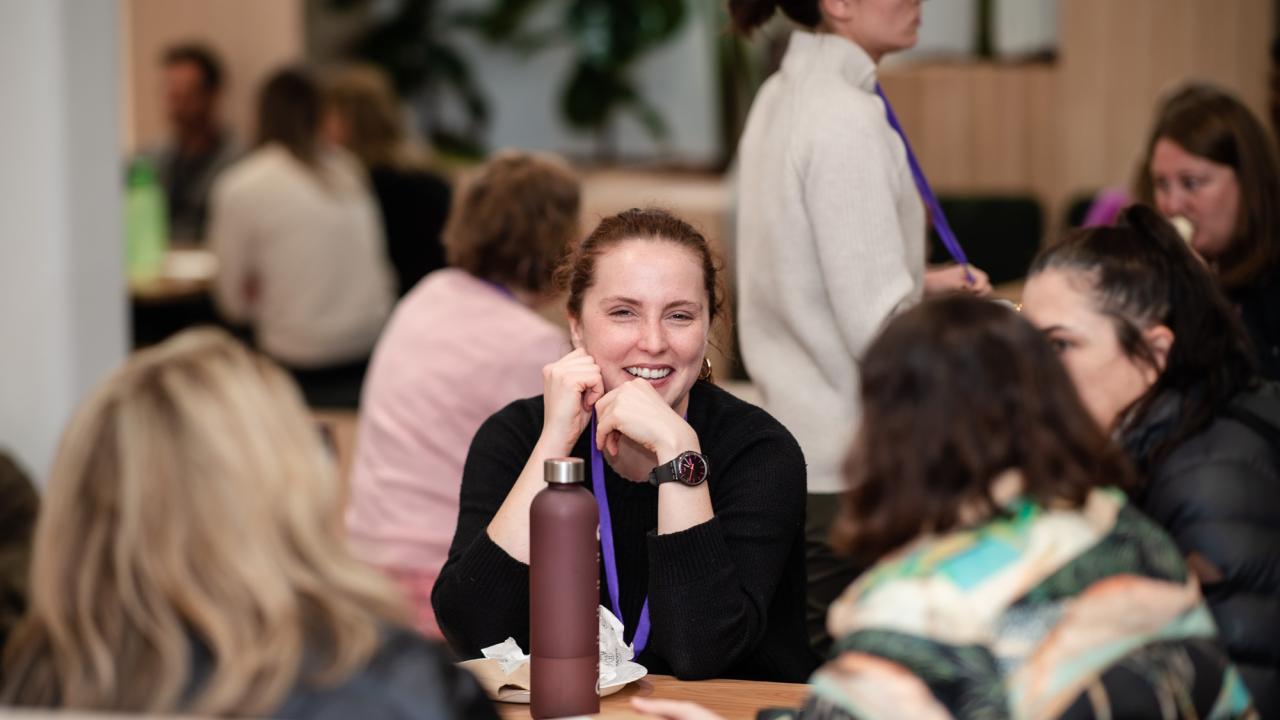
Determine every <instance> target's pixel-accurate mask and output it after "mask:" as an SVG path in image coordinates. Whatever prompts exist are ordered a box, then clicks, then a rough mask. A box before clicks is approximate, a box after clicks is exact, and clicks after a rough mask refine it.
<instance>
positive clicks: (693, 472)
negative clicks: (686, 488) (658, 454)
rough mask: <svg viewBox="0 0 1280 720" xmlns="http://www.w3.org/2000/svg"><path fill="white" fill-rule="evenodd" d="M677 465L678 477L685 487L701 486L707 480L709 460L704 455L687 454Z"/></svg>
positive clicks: (682, 456)
mask: <svg viewBox="0 0 1280 720" xmlns="http://www.w3.org/2000/svg"><path fill="white" fill-rule="evenodd" d="M676 463H677V468H676V477H677V478H679V479H680V482H682V483H684V484H685V485H699V484H701V483H702V482H704V481H705V480H706V479H707V460H706V458H704V457H702V455H700V454H698V453H696V452H687V453H684V454H683V455H681V456H680V457H679V458H678V459H677V460H676Z"/></svg>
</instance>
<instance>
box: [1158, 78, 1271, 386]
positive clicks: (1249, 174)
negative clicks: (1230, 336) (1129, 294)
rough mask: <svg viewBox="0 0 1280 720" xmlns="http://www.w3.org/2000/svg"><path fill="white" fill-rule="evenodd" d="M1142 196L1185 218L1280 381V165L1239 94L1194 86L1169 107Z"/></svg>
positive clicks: (1264, 363) (1162, 115)
mask: <svg viewBox="0 0 1280 720" xmlns="http://www.w3.org/2000/svg"><path fill="white" fill-rule="evenodd" d="M1142 167H1143V172H1142V173H1141V175H1140V177H1139V181H1138V196H1139V197H1140V198H1141V199H1142V201H1143V202H1145V203H1147V204H1150V205H1154V206H1155V207H1157V208H1159V210H1160V212H1161V213H1163V214H1164V215H1165V216H1166V217H1170V218H1173V217H1183V218H1186V219H1187V220H1188V221H1189V222H1190V224H1191V226H1192V234H1191V237H1190V239H1189V240H1190V242H1191V247H1192V248H1193V249H1194V250H1195V251H1196V253H1198V254H1199V255H1200V257H1202V258H1204V259H1205V260H1206V261H1207V262H1208V263H1209V266H1210V268H1212V269H1213V271H1214V274H1215V275H1216V276H1217V278H1218V283H1219V284H1220V285H1221V286H1222V289H1223V290H1224V291H1225V292H1226V294H1227V297H1228V298H1229V299H1230V300H1231V301H1232V302H1233V303H1234V304H1235V305H1236V306H1237V308H1239V311H1240V316H1241V318H1242V319H1243V320H1244V325H1245V328H1246V329H1247V330H1248V332H1249V337H1250V338H1251V339H1252V341H1253V345H1254V352H1255V353H1256V356H1257V358H1258V361H1259V365H1260V366H1261V369H1262V372H1263V374H1264V375H1265V376H1266V377H1268V378H1271V379H1280V161H1278V160H1277V157H1276V148H1275V144H1274V142H1273V141H1272V138H1271V135H1270V134H1269V133H1268V132H1267V130H1266V128H1264V127H1263V125H1262V123H1261V122H1259V121H1258V119H1257V118H1256V117H1255V116H1254V115H1253V113H1252V112H1250V111H1249V108H1247V107H1245V105H1244V104H1243V103H1241V102H1240V101H1239V100H1238V99H1236V98H1235V97H1234V96H1233V95H1231V94H1230V93H1228V92H1226V91H1225V90H1222V89H1220V88H1217V87H1214V86H1212V85H1189V86H1187V87H1184V88H1182V89H1180V90H1178V91H1177V92H1175V93H1174V94H1173V95H1171V96H1170V97H1169V99H1168V100H1166V101H1165V102H1164V104H1163V105H1162V106H1161V108H1160V110H1159V112H1158V114H1157V116H1156V122H1155V127H1154V128H1152V130H1151V137H1150V139H1149V140H1148V141H1147V154H1146V160H1145V162H1143V164H1142Z"/></svg>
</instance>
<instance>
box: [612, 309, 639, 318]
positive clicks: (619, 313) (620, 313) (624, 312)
mask: <svg viewBox="0 0 1280 720" xmlns="http://www.w3.org/2000/svg"><path fill="white" fill-rule="evenodd" d="M634 314H635V313H634V312H632V311H631V308H617V309H615V310H610V311H609V317H631V316H632V315H634Z"/></svg>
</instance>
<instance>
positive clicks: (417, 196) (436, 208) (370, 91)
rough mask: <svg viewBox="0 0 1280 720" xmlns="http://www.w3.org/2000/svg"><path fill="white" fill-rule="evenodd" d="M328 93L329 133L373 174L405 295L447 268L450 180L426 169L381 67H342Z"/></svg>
mask: <svg viewBox="0 0 1280 720" xmlns="http://www.w3.org/2000/svg"><path fill="white" fill-rule="evenodd" d="M325 96H326V105H327V108H326V111H325V116H324V124H323V128H324V134H325V137H326V138H328V140H329V141H330V142H331V143H333V144H335V145H340V146H342V147H345V148H346V149H347V150H349V151H350V152H351V153H352V154H353V155H355V156H356V157H357V158H359V160H360V162H361V163H362V164H363V165H364V167H365V170H366V171H367V172H368V174H369V179H370V180H371V181H372V183H373V194H374V197H376V198H377V200H378V208H379V210H380V211H381V213H382V227H383V231H384V233H385V235H386V241H387V256H388V257H389V258H390V260H391V265H392V267H393V268H394V270H395V273H396V282H397V289H398V295H399V296H401V297H402V296H404V295H405V294H406V293H408V292H409V290H410V289H412V288H413V286H414V285H416V284H417V282H418V281H419V280H421V279H422V278H423V277H424V276H425V275H426V274H427V273H429V272H431V271H432V270H437V269H439V268H441V267H444V264H445V252H444V246H443V245H442V244H441V241H440V235H441V232H442V231H443V230H444V224H445V219H446V218H447V217H448V214H449V195H450V188H449V184H448V183H447V182H445V181H444V180H443V179H442V178H440V177H439V176H437V175H436V174H434V173H432V172H430V171H428V170H427V164H426V157H425V153H424V152H422V151H421V150H420V149H418V148H415V147H414V146H413V145H412V144H410V143H409V141H408V138H407V137H406V133H405V127H404V126H405V122H404V112H403V109H402V108H401V107H400V103H399V99H398V98H397V97H396V95H395V93H394V92H393V91H392V89H391V83H389V82H388V81H387V77H386V75H384V74H383V73H382V72H381V71H380V70H378V69H377V68H375V67H373V66H371V65H361V66H354V67H349V68H345V69H343V70H340V71H338V72H337V73H335V74H334V75H333V76H332V77H330V78H329V79H328V81H327V82H326V84H325Z"/></svg>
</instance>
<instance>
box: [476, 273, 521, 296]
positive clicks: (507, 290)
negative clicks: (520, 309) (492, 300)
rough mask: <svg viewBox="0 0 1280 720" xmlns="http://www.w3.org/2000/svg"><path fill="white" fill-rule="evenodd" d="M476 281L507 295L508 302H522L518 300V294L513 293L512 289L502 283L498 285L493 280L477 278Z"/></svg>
mask: <svg viewBox="0 0 1280 720" xmlns="http://www.w3.org/2000/svg"><path fill="white" fill-rule="evenodd" d="M476 279H477V280H479V281H480V282H482V283H484V284H485V285H488V286H489V287H491V288H493V289H494V290H497V291H498V292H499V293H501V294H503V295H506V296H507V299H508V300H515V301H516V302H520V301H519V300H518V299H517V298H516V294H515V293H513V292H511V289H510V288H508V287H507V286H506V285H503V284H502V283H496V282H494V281H492V280H485V279H484V278H476Z"/></svg>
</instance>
